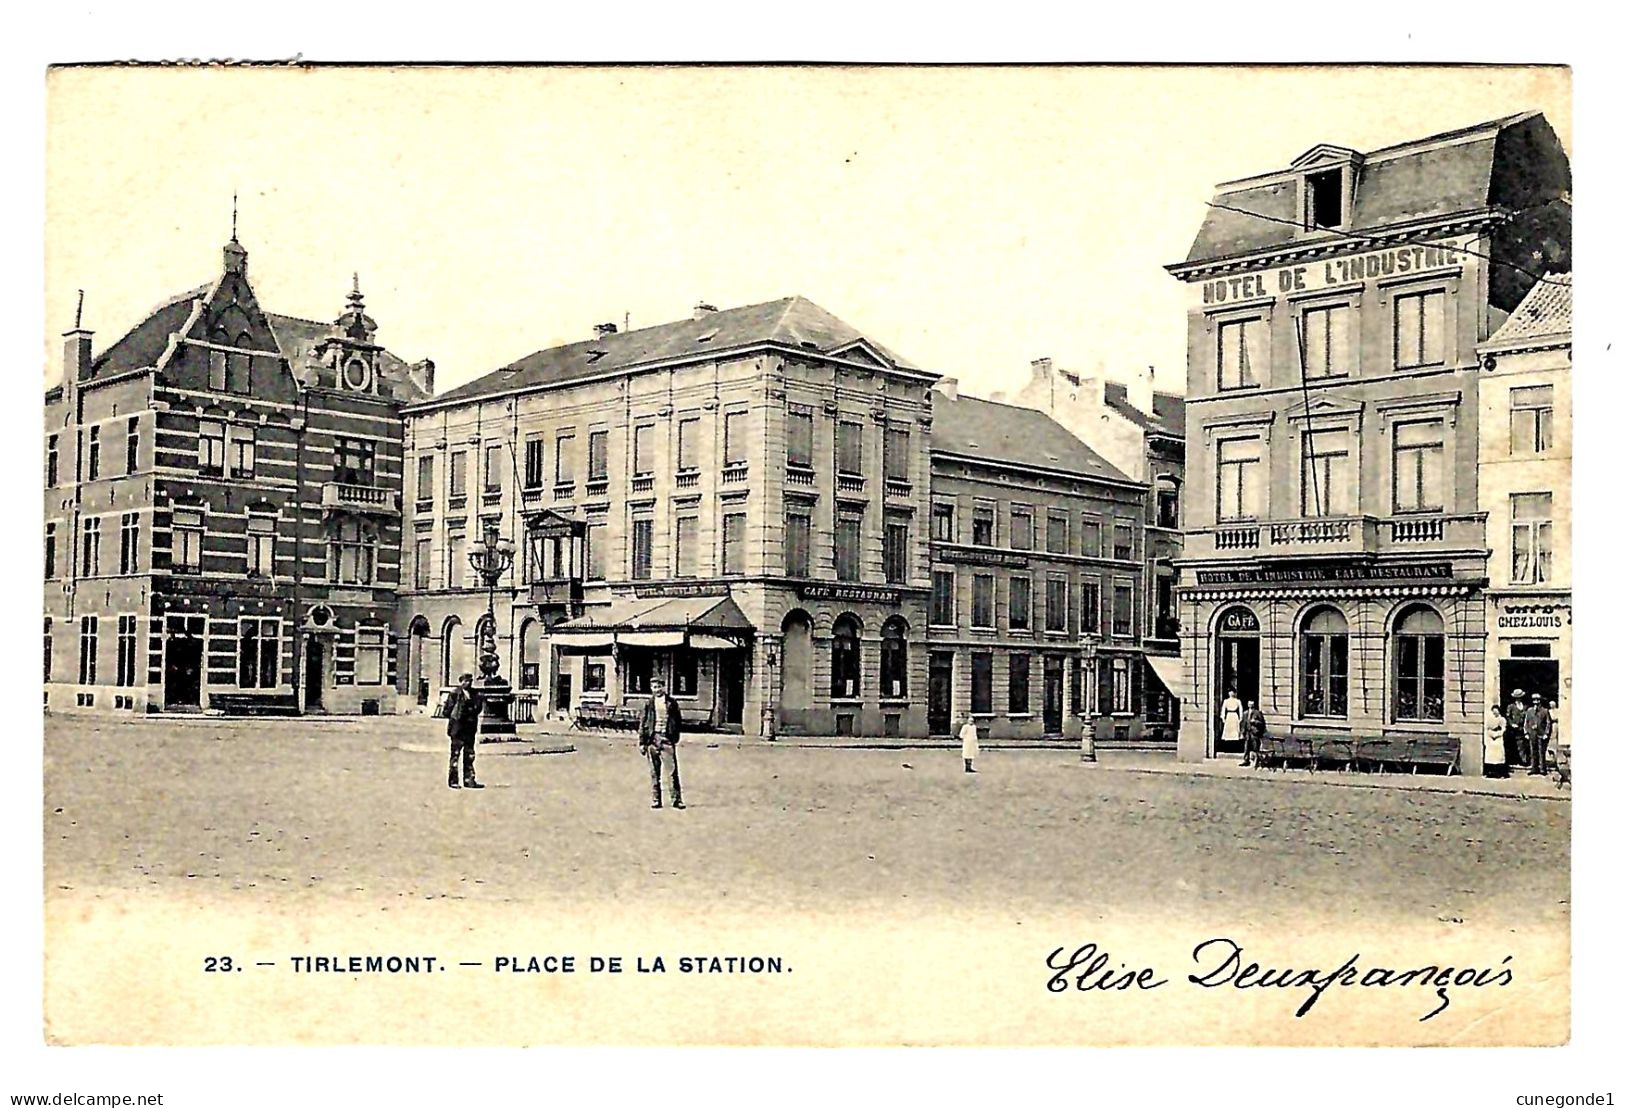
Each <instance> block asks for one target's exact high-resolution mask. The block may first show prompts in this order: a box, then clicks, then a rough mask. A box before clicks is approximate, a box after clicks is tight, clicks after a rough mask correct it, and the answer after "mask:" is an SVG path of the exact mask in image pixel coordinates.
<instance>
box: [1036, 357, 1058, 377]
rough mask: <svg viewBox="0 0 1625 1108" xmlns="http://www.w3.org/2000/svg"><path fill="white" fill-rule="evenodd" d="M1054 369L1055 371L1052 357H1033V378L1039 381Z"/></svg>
mask: <svg viewBox="0 0 1625 1108" xmlns="http://www.w3.org/2000/svg"><path fill="white" fill-rule="evenodd" d="M1054 371H1055V360H1054V359H1053V358H1034V359H1033V379H1034V380H1039V381H1041V380H1043V379H1045V378H1046V377H1048V376H1049V375H1050V374H1051V373H1053V372H1054Z"/></svg>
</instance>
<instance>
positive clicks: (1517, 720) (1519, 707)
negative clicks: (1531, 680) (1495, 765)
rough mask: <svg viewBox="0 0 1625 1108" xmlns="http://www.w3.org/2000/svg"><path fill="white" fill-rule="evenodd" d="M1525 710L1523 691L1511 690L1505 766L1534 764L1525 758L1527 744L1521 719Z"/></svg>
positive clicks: (1507, 714) (1508, 706)
mask: <svg viewBox="0 0 1625 1108" xmlns="http://www.w3.org/2000/svg"><path fill="white" fill-rule="evenodd" d="M1525 711H1526V709H1525V708H1524V706H1523V690H1522V689H1513V690H1512V703H1511V704H1508V705H1507V711H1506V717H1507V765H1509V766H1527V765H1533V764H1534V763H1533V762H1532V761H1530V760H1529V759H1527V758H1526V757H1525V754H1526V753H1527V749H1526V748H1527V745H1528V744H1527V743H1526V742H1525V741H1524V734H1523V717H1524V712H1525Z"/></svg>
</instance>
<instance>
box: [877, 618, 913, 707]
mask: <svg viewBox="0 0 1625 1108" xmlns="http://www.w3.org/2000/svg"><path fill="white" fill-rule="evenodd" d="M880 695H881V696H889V697H903V696H907V695H908V624H907V623H905V622H904V621H903V618H902V617H901V616H893V617H892V618H890V619H888V620H887V621H886V623H885V626H883V627H882V628H881V629H880Z"/></svg>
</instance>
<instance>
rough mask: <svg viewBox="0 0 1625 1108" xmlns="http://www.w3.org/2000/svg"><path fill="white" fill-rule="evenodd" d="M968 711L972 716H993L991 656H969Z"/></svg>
mask: <svg viewBox="0 0 1625 1108" xmlns="http://www.w3.org/2000/svg"><path fill="white" fill-rule="evenodd" d="M970 710H971V712H972V714H974V715H979V716H987V715H992V714H993V655H991V654H972V655H971V656H970Z"/></svg>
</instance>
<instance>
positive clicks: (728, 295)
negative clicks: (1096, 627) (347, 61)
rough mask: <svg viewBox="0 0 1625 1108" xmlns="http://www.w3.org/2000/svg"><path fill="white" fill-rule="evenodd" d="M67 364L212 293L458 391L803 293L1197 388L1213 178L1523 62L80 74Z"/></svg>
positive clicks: (983, 374) (890, 339) (1370, 144)
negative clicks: (532, 358) (352, 297)
mask: <svg viewBox="0 0 1625 1108" xmlns="http://www.w3.org/2000/svg"><path fill="white" fill-rule="evenodd" d="M50 81H51V85H50V92H49V100H48V106H49V119H48V156H47V185H46V188H47V251H46V253H47V257H46V262H47V287H46V295H47V302H46V323H47V327H48V331H49V334H48V342H47V350H48V355H47V358H48V361H47V365H46V380H47V382H49V381H52V380H54V379H55V378H56V376H57V374H58V372H59V369H60V359H61V353H60V351H61V343H60V340H59V338H58V336H59V335H60V333H61V332H62V331H64V330H66V329H67V328H68V327H69V326H71V324H72V319H73V306H74V298H75V290H76V289H79V288H83V289H84V290H85V297H86V301H85V323H86V325H87V326H88V327H90V328H92V329H93V330H95V331H96V333H97V334H96V349H97V351H98V352H100V351H101V350H102V349H104V348H105V347H106V346H107V345H109V344H111V343H112V342H113V341H114V340H116V339H117V338H118V337H119V336H120V335H121V334H123V333H124V331H126V330H127V329H128V328H129V327H131V326H133V325H134V324H135V323H137V322H139V321H140V319H141V318H143V317H144V315H145V314H146V313H147V312H148V311H149V310H150V309H151V308H152V307H153V306H154V305H156V304H157V303H159V302H160V301H162V300H164V299H166V298H168V297H170V296H172V295H174V294H176V293H179V292H182V291H184V290H186V289H188V288H191V287H194V286H196V285H199V284H202V283H204V282H206V281H209V280H211V279H212V278H213V277H214V276H215V275H216V274H217V273H218V272H219V269H220V247H221V246H222V245H223V244H224V243H225V242H226V240H227V239H228V238H229V237H230V218H231V197H232V193H233V191H234V190H236V191H238V192H240V194H241V198H240V200H239V207H240V216H239V237H240V238H241V240H242V242H243V245H244V246H245V247H246V248H247V249H248V251H249V275H250V278H251V279H252V280H253V282H254V287H255V289H256V291H257V292H258V294H259V296H260V300H261V302H262V304H263V305H264V306H265V307H266V308H267V309H268V310H270V311H274V312H281V313H285V314H289V315H299V316H307V317H312V318H316V319H331V318H334V317H335V316H337V315H338V313H339V311H340V310H341V308H342V307H343V304H344V296H345V294H346V292H347V291H348V289H349V284H350V274H351V272H352V271H359V273H360V275H361V287H362V291H363V292H364V293H365V294H366V299H367V308H368V311H369V313H370V314H371V315H372V316H373V318H375V319H376V320H377V321H378V324H379V341H381V342H383V343H385V344H386V345H387V346H388V347H389V348H390V349H391V350H393V351H395V352H396V353H397V354H399V355H401V356H402V357H405V358H407V359H409V360H417V359H419V358H424V357H429V358H433V359H434V361H435V363H436V366H437V384H438V386H439V388H441V389H445V388H449V387H451V386H454V385H457V384H460V383H462V382H464V381H467V380H470V379H472V378H474V377H476V376H479V375H481V374H483V373H486V372H489V371H490V370H493V369H496V368H499V367H500V366H502V365H505V364H507V363H508V362H511V361H513V360H514V359H517V358H519V357H522V356H523V355H525V354H527V353H529V352H531V351H533V350H538V349H541V348H544V347H547V346H552V345H555V344H558V343H561V342H572V341H576V340H579V339H583V338H587V337H589V336H590V335H591V333H592V326H593V324H595V323H599V322H610V321H612V322H614V323H616V324H617V325H619V324H620V323H621V322H622V321H623V319H624V317H625V316H627V315H628V314H629V315H630V317H631V322H632V326H633V327H634V328H636V327H639V326H650V325H653V324H657V323H663V322H667V321H670V320H674V319H680V318H684V317H686V316H687V315H688V314H689V312H690V310H691V309H692V306H693V305H694V303H695V302H696V301H698V300H706V301H709V302H710V303H713V304H716V305H718V306H720V307H734V306H737V305H741V304H750V303H756V302H759V301H764V300H772V299H777V298H779V297H782V296H788V295H792V294H800V295H803V296H806V297H808V298H810V299H812V300H814V301H816V302H817V303H819V304H821V305H822V306H823V307H825V308H827V309H828V310H829V311H831V312H833V313H835V314H836V315H838V316H840V317H842V318H843V319H845V320H847V321H848V322H850V323H852V324H853V325H854V326H856V327H858V328H860V329H861V330H863V331H864V332H865V333H867V334H870V335H872V336H873V337H874V338H875V339H877V340H878V341H880V342H881V343H883V344H885V345H887V346H889V347H891V348H892V349H894V350H896V351H897V352H899V353H900V354H902V355H904V356H905V357H907V358H909V359H911V360H912V361H914V362H916V363H917V364H919V365H921V366H923V367H925V368H928V369H931V370H934V371H936V372H940V373H944V374H949V375H953V376H957V377H959V378H960V379H961V381H962V382H964V387H965V388H966V389H967V390H968V391H971V392H975V393H979V394H982V395H986V394H987V393H989V392H991V391H993V390H995V389H1002V388H1011V387H1014V386H1017V385H1019V384H1020V382H1021V381H1022V380H1023V379H1024V378H1025V376H1026V367H1027V365H1028V363H1029V362H1031V361H1032V359H1034V358H1037V357H1044V356H1048V357H1052V358H1054V359H1055V360H1056V362H1057V364H1059V365H1062V366H1066V367H1074V368H1080V369H1089V368H1092V367H1094V366H1096V365H1104V366H1106V367H1107V369H1108V372H1113V371H1116V372H1122V371H1124V370H1126V369H1128V368H1129V367H1133V366H1138V365H1154V366H1155V367H1156V368H1157V384H1158V387H1159V388H1171V389H1174V390H1178V389H1180V388H1182V386H1183V381H1184V320H1183V299H1182V289H1181V286H1180V284H1179V283H1178V282H1177V281H1175V280H1174V279H1173V278H1172V277H1170V276H1169V275H1168V274H1167V273H1166V272H1164V270H1163V268H1162V267H1163V266H1164V265H1166V264H1168V263H1171V262H1176V261H1180V260H1182V259H1183V258H1184V256H1185V253H1186V251H1187V249H1188V248H1189V245H1190V242H1191V239H1192V237H1193V236H1194V235H1195V233H1196V229H1197V227H1198V226H1199V225H1200V223H1201V220H1202V215H1203V211H1204V208H1203V202H1204V201H1205V200H1207V199H1208V198H1209V197H1210V196H1211V194H1212V188H1213V185H1214V184H1215V183H1217V182H1220V181H1224V180H1229V179H1232V178H1235V177H1240V176H1246V175H1249V174H1253V173H1260V172H1266V171H1269V170H1272V169H1277V168H1283V167H1285V166H1286V164H1287V163H1288V162H1290V161H1291V160H1292V159H1293V158H1294V157H1296V156H1297V155H1298V154H1300V153H1302V152H1303V151H1304V150H1306V149H1308V148H1309V147H1311V146H1313V145H1315V144H1316V143H1319V142H1331V143H1337V144H1339V145H1344V146H1351V147H1354V148H1355V149H1361V150H1369V149H1374V148H1376V147H1378V146H1383V145H1388V144H1391V143H1394V142H1400V141H1404V140H1406V139H1410V138H1418V137H1421V136H1423V135H1427V134H1430V133H1433V132H1437V131H1443V130H1448V129H1451V128H1455V127H1460V126H1464V125H1467V124H1471V123H1476V122H1480V121H1482V120H1487V119H1492V118H1495V117H1497V116H1502V115H1509V114H1512V113H1514V112H1518V111H1522V110H1525V109H1538V110H1541V111H1544V112H1545V113H1546V115H1547V117H1548V118H1549V119H1550V120H1551V122H1552V124H1553V126H1554V127H1555V128H1556V130H1557V132H1558V134H1559V136H1560V137H1561V138H1562V139H1563V141H1564V145H1565V147H1567V148H1568V149H1569V150H1570V153H1571V155H1572V153H1573V147H1572V143H1571V134H1572V129H1571V128H1572V124H1571V115H1570V103H1569V82H1568V77H1567V74H1566V73H1565V72H1564V71H1562V70H1552V69H1547V70H1528V69H1508V68H1502V69H1489V68H1460V69H1426V68H1417V69H1358V68H1349V67H1343V68H1330V69H1324V70H1320V71H1310V70H1304V69H1286V68H1281V69H1272V70H1244V69H1211V68H1173V69H1169V68H1117V69H1087V68H1078V69H1058V68H1050V69H1046V68H1026V69H1021V68H1003V69H902V68H898V69H833V68H831V69H821V70H809V69H754V70H752V69H738V70H722V69H715V70H703V69H483V70H482V69H416V70H402V69H382V68H380V69H332V70H318V71H288V70H272V71H258V70H212V71H204V70H183V69H167V70H128V69H123V70H119V69H101V70H60V71H57V72H55V73H54V74H53V75H52V77H51V78H50Z"/></svg>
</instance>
